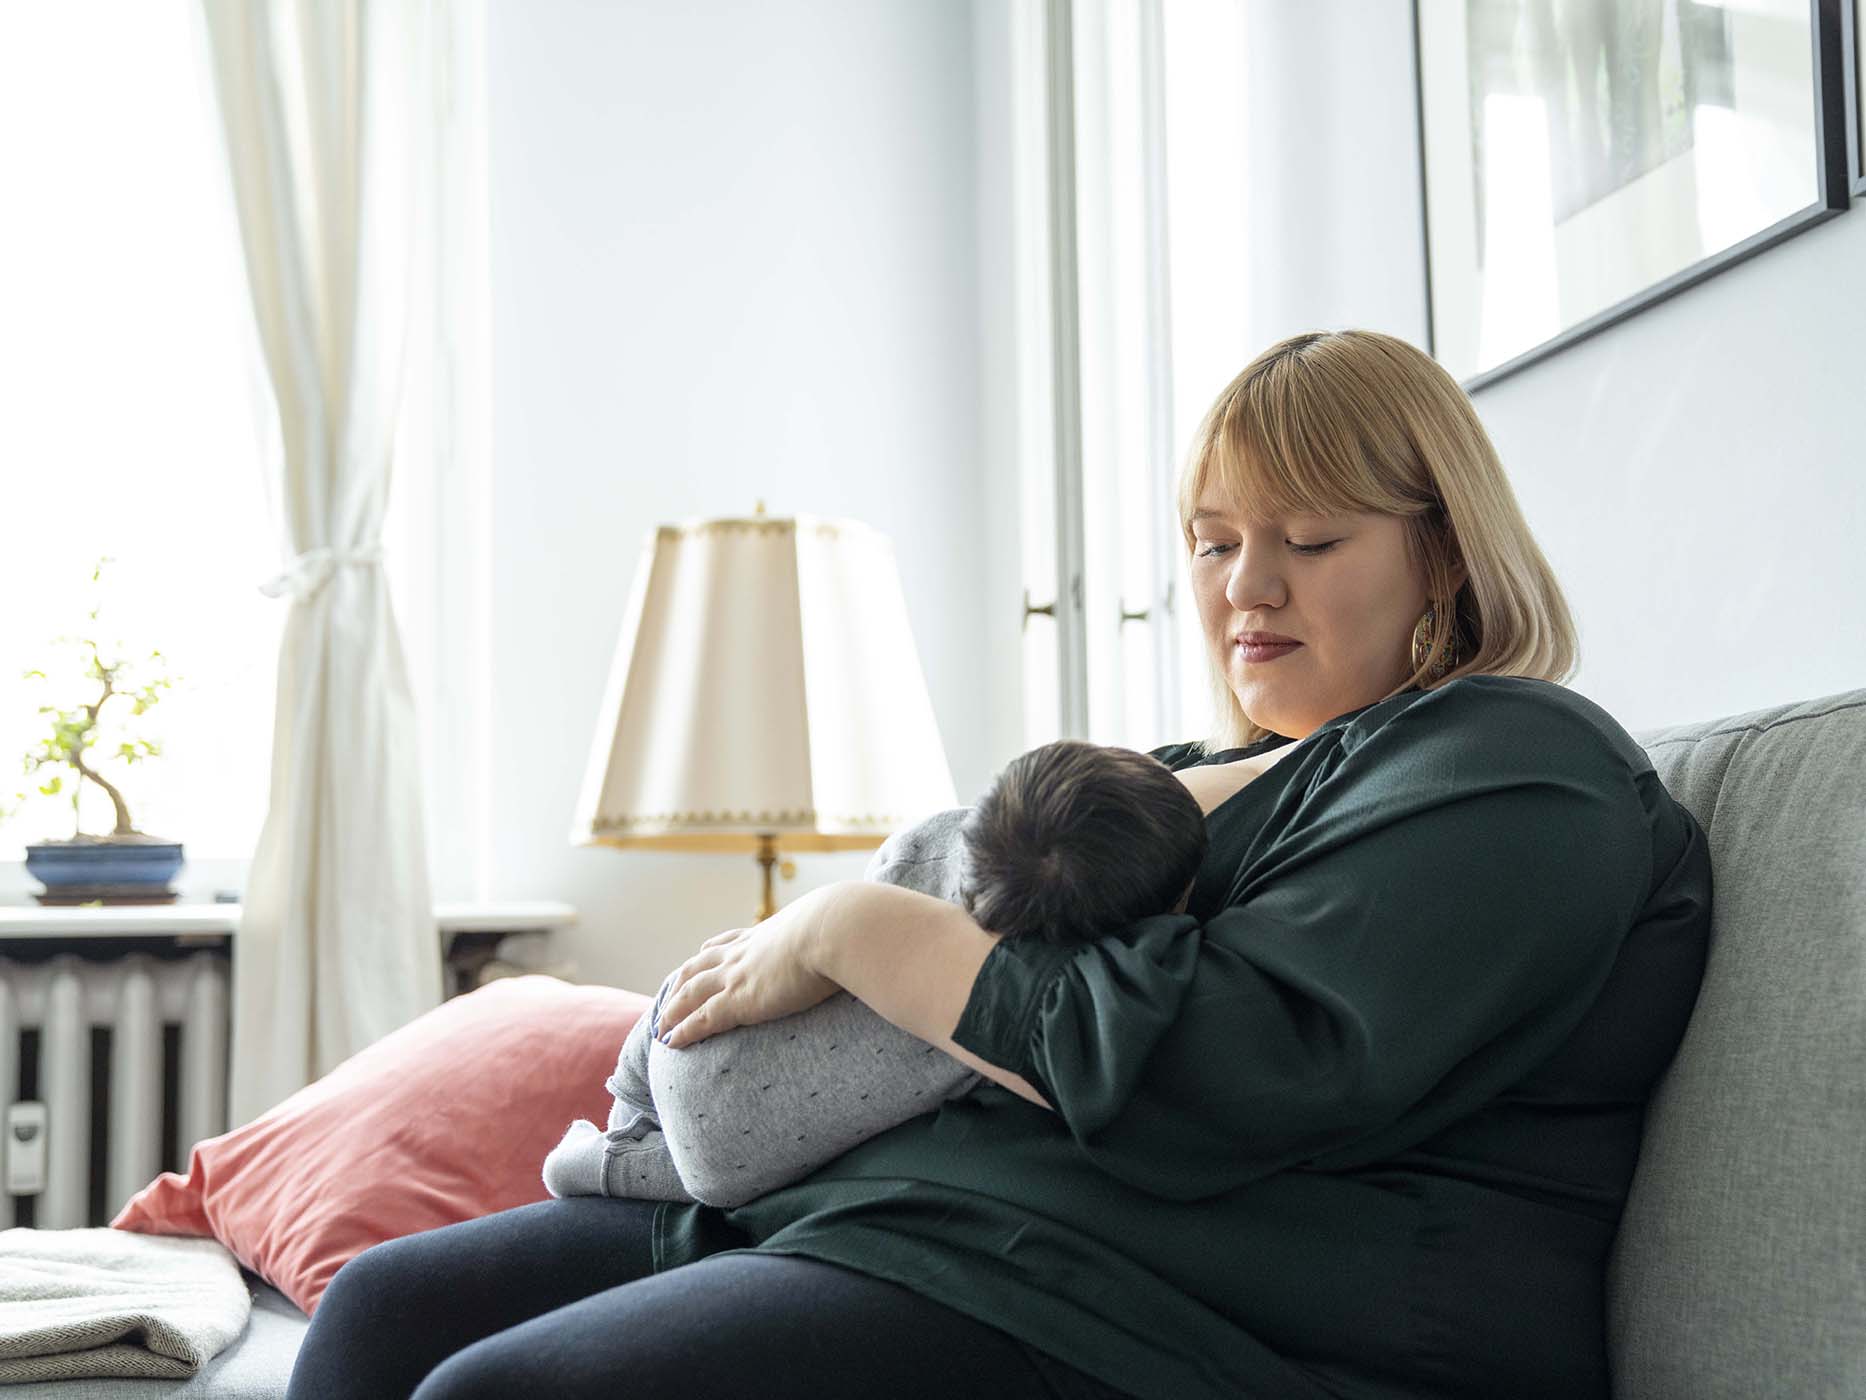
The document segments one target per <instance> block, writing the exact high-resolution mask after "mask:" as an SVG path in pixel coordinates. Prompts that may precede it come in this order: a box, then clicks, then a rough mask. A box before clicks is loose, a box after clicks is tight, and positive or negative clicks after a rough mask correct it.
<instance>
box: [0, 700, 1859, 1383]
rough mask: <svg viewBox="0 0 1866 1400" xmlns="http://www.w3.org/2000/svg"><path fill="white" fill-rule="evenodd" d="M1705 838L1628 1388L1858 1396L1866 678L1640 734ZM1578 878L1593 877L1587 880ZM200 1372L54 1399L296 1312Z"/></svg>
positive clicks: (1628, 1304)
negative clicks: (1698, 948)
mask: <svg viewBox="0 0 1866 1400" xmlns="http://www.w3.org/2000/svg"><path fill="white" fill-rule="evenodd" d="M1634 737H1635V738H1637V739H1638V740H1639V741H1640V743H1642V744H1643V745H1644V746H1645V748H1646V751H1647V752H1648V753H1649V754H1650V755H1651V757H1652V763H1653V767H1654V768H1655V769H1656V770H1657V772H1658V774H1659V777H1660V780H1661V781H1663V782H1664V784H1665V785H1666V787H1667V788H1668V789H1669V790H1670V791H1671V792H1672V794H1673V795H1674V796H1676V797H1677V798H1678V799H1679V800H1680V801H1682V802H1683V803H1684V804H1685V805H1686V806H1687V807H1689V808H1690V809H1691V810H1692V812H1693V813H1694V814H1695V815H1696V816H1697V818H1698V820H1699V822H1701V823H1702V824H1703V826H1704V828H1705V830H1706V831H1707V832H1708V833H1709V835H1710V842H1711V860H1712V867H1713V877H1714V881H1715V917H1714V920H1713V925H1712V932H1711V956H1710V966H1709V969H1708V970H1707V972H1706V973H1705V978H1704V988H1703V991H1702V993H1701V995H1700V997H1699V1000H1698V1005H1697V1010H1696V1012H1695V1014H1694V1015H1693V1016H1692V1019H1691V1025H1690V1029H1689V1030H1688V1031H1687V1033H1686V1035H1685V1040H1684V1044H1683V1045H1682V1046H1681V1047H1680V1049H1679V1052H1678V1058H1677V1059H1676V1060H1675V1061H1674V1062H1673V1064H1672V1067H1671V1069H1670V1071H1669V1072H1668V1073H1667V1074H1666V1076H1665V1078H1664V1080H1663V1081H1662V1082H1661V1084H1660V1086H1659V1092H1658V1094H1657V1097H1656V1098H1655V1099H1654V1101H1653V1104H1652V1108H1651V1112H1650V1114H1649V1116H1648V1118H1647V1124H1646V1136H1645V1142H1644V1146H1643V1148H1642V1150H1641V1153H1640V1160H1639V1169H1638V1173H1637V1175H1636V1176H1635V1178H1634V1181H1633V1191H1632V1196H1631V1198H1630V1200H1629V1201H1628V1202H1627V1209H1626V1216H1625V1218H1624V1220H1623V1221H1622V1223H1621V1227H1620V1233H1619V1237H1618V1239H1617V1240H1616V1241H1615V1245H1614V1252H1613V1258H1612V1262H1611V1266H1610V1269H1609V1272H1608V1332H1609V1339H1610V1346H1611V1354H1612V1360H1613V1371H1614V1377H1615V1386H1614V1389H1615V1393H1616V1396H1617V1397H1618V1400H1726V1397H1727V1398H1728V1400H1770V1398H1771V1397H1782V1400H1791V1398H1792V1400H1860V1397H1866V690H1856V691H1849V692H1847V693H1845V694H1841V695H1831V696H1828V697H1826V698H1825V699H1821V700H1809V701H1805V702H1803V703H1801V704H1795V705H1778V706H1774V707H1772V708H1770V709H1766V710H1757V711H1754V712H1752V713H1749V714H1742V715H1734V716H1731V717H1730V718H1727V719H1718V720H1710V721H1706V722H1702V723H1697V724H1686V725H1678V726H1675V727H1672V728H1668V729H1660V730H1651V731H1646V732H1642V733H1640V734H1637V735H1635V736H1634ZM1583 878H1584V876H1583ZM249 1282H251V1283H253V1284H254V1286H255V1295H254V1307H253V1320H252V1324H251V1325H250V1326H249V1327H248V1328H247V1330H246V1332H245V1334H244V1335H243V1336H242V1337H241V1338H240V1340H239V1341H238V1342H236V1343H235V1344H234V1345H233V1346H231V1347H229V1348H228V1349H227V1350H226V1351H224V1352H222V1353H221V1354H220V1355H219V1356H218V1357H216V1358H214V1360H213V1361H212V1362H210V1363H209V1364H208V1365H207V1366H206V1367H205V1368H203V1370H202V1371H201V1373H200V1374H199V1375H198V1376H196V1377H195V1378H194V1379H193V1380H190V1381H186V1382H182V1381H121V1380H113V1381H102V1380H99V1381H60V1382H57V1383H54V1384H46V1385H38V1386H20V1387H8V1389H7V1392H6V1396H5V1397H0V1400H11V1397H12V1396H14V1395H29V1394H30V1395H41V1396H43V1397H44V1398H45V1400H130V1397H134V1396H152V1397H153V1396H160V1397H162V1400H184V1397H185V1400H196V1398H197V1397H202V1398H203V1400H204V1398H205V1397H213V1398H214V1400H273V1398H274V1397H278V1396H282V1395H283V1394H284V1393H285V1383H286V1380H287V1378H288V1377H289V1376H290V1374H291V1365H292V1358H293V1357H294V1356H295V1355H296V1354H297V1349H298V1344H299V1341H300V1340H301V1339H302V1337H303V1335H304V1329H305V1327H306V1326H308V1325H309V1324H308V1322H307V1321H306V1319H305V1317H304V1315H303V1314H302V1313H300V1312H299V1311H298V1309H297V1308H296V1307H294V1306H293V1305H292V1304H291V1303H290V1302H289V1301H288V1300H287V1299H286V1298H285V1297H284V1296H283V1295H282V1294H280V1293H278V1292H277V1291H276V1290H274V1289H272V1288H271V1287H269V1286H267V1285H265V1284H264V1283H263V1282H261V1281H259V1280H258V1279H256V1278H253V1277H252V1276H250V1275H249Z"/></svg>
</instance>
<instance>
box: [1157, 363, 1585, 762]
mask: <svg viewBox="0 0 1866 1400" xmlns="http://www.w3.org/2000/svg"><path fill="white" fill-rule="evenodd" d="M1207 486H1215V487H1216V488H1217V490H1218V491H1219V492H1220V494H1222V495H1223V496H1224V497H1225V498H1227V499H1228V500H1230V501H1233V502H1236V503H1239V504H1240V505H1241V508H1242V509H1243V510H1244V512H1245V513H1246V515H1247V517H1248V518H1249V520H1250V521H1251V522H1252V523H1263V522H1269V521H1272V520H1275V519H1276V518H1278V517H1279V516H1286V515H1337V514H1343V513H1347V512H1362V511H1366V512H1374V513H1378V514H1382V515H1395V516H1399V517H1402V518H1403V519H1404V520H1405V521H1406V526H1407V528H1406V546H1407V553H1408V556H1409V557H1410V558H1411V559H1412V560H1413V561H1414V562H1415V563H1417V564H1419V565H1421V566H1422V571H1423V573H1424V576H1425V582H1426V595H1427V597H1428V598H1431V599H1433V600H1434V602H1435V605H1436V609H1437V612H1438V620H1437V621H1436V622H1435V623H1434V624H1433V629H1432V630H1433V645H1432V652H1431V655H1429V656H1428V657H1427V658H1426V661H1425V665H1424V666H1421V667H1419V668H1417V669H1415V670H1414V671H1413V673H1412V674H1411V675H1410V676H1408V677H1407V678H1406V680H1405V681H1403V682H1402V683H1401V684H1400V685H1398V686H1396V687H1395V688H1394V689H1393V690H1391V691H1389V692H1388V693H1387V695H1385V696H1382V697H1381V698H1382V699H1389V698H1391V697H1392V696H1394V695H1398V694H1401V693H1402V692H1404V691H1407V690H1411V689H1413V688H1414V687H1415V686H1416V687H1418V688H1420V689H1423V690H1435V689H1437V688H1438V687H1439V686H1441V685H1448V684H1450V683H1451V682H1452V681H1453V680H1456V679H1457V678H1458V677H1459V676H1468V675H1474V674H1480V673H1481V674H1485V675H1495V676H1534V677H1538V678H1540V679H1542V680H1547V681H1555V682H1557V683H1560V682H1563V681H1565V680H1566V679H1567V678H1568V677H1569V676H1570V675H1571V674H1572V673H1573V671H1574V667H1575V651H1576V642H1575V630H1574V620H1573V618H1572V616H1571V615H1570V614H1569V611H1568V604H1567V600H1566V599H1565V598H1563V596H1562V591H1561V586H1560V584H1558V583H1557V582H1556V580H1555V574H1554V571H1553V570H1551V569H1550V568H1549V565H1548V561H1547V560H1546V559H1545V558H1543V555H1542V551H1541V549H1540V548H1539V547H1538V546H1537V545H1536V542H1535V537H1534V536H1533V535H1531V534H1530V532H1529V525H1528V522H1527V521H1525V520H1524V519H1523V513H1522V509H1521V507H1519V506H1518V505H1517V503H1516V496H1515V493H1514V492H1512V491H1511V490H1510V483H1509V480H1508V478H1507V477H1506V476H1505V475H1504V472H1503V464H1502V462H1501V461H1499V460H1498V457H1497V450H1496V448H1495V447H1494V446H1492V444H1491V441H1490V437H1489V435H1488V434H1487V433H1486V432H1485V431H1484V425H1483V424H1482V423H1481V422H1479V421H1478V417H1477V411H1476V410H1475V409H1474V408H1473V407H1472V406H1471V401H1470V398H1469V397H1468V396H1467V395H1466V394H1465V392H1464V391H1463V390H1462V389H1460V388H1459V387H1458V382H1457V381H1456V380H1455V379H1453V378H1452V377H1451V375H1450V374H1448V373H1446V371H1445V370H1444V368H1443V367H1441V366H1440V365H1439V363H1438V362H1437V361H1436V360H1434V359H1432V357H1431V356H1429V355H1427V354H1425V353H1424V352H1423V351H1421V350H1419V349H1417V348H1416V347H1414V346H1412V345H1408V344H1407V343H1406V342H1405V341H1403V340H1400V339H1398V338H1396V337H1394V336H1390V335H1382V334H1381V333H1379V332H1378V331H1365V330H1344V331H1314V332H1309V333H1306V334H1303V335H1296V336H1291V337H1290V338H1289V339H1287V340H1284V341H1280V342H1278V343H1277V344H1275V345H1273V346H1271V347H1270V348H1269V349H1268V350H1266V351H1264V352H1263V353H1262V354H1261V355H1259V356H1257V358H1256V359H1254V360H1252V361H1251V362H1250V363H1249V364H1248V365H1246V366H1245V367H1244V370H1243V372H1242V373H1240V374H1239V375H1238V377H1237V378H1236V379H1233V380H1232V381H1231V383H1230V384H1228V385H1226V386H1225V389H1224V391H1223V392H1222V393H1221V394H1219V395H1218V399H1217V401H1216V402H1215V403H1213V404H1212V406H1211V408H1210V410H1209V411H1208V412H1207V413H1206V415H1205V418H1204V420H1203V421H1202V422H1201V423H1200V425H1199V429H1198V434H1197V436H1196V438H1195V439H1194V442H1193V446H1192V451H1191V454H1190V455H1189V456H1188V458H1187V460H1186V465H1185V469H1184V470H1183V471H1182V472H1181V473H1180V477H1179V523H1180V528H1181V529H1182V530H1183V531H1184V532H1185V537H1186V549H1187V551H1188V552H1190V551H1191V550H1192V548H1193V533H1192V512H1193V511H1194V510H1195V509H1196V508H1197V506H1198V503H1199V500H1200V497H1201V496H1202V495H1203V494H1204V492H1205V489H1206V487H1207ZM1460 562H1461V563H1463V565H1464V567H1465V570H1466V579H1465V582H1464V583H1463V585H1462V586H1461V587H1460V588H1459V589H1458V591H1457V595H1456V597H1455V598H1453V599H1451V603H1452V606H1451V613H1452V618H1453V623H1454V626H1455V628H1456V633H1457V638H1458V649H1459V654H1460V655H1459V664H1458V665H1457V667H1456V668H1455V669H1453V670H1450V671H1447V672H1446V673H1445V675H1444V676H1443V677H1441V678H1439V679H1438V680H1429V679H1427V676H1426V672H1427V669H1428V668H1429V667H1430V666H1431V665H1432V663H1433V662H1434V661H1436V660H1437V659H1438V658H1439V657H1440V655H1442V654H1443V653H1444V651H1445V649H1446V645H1447V641H1448V636H1447V632H1446V629H1445V625H1444V616H1445V611H1446V609H1445V607H1444V604H1445V601H1446V596H1447V592H1448V586H1449V584H1450V581H1451V572H1452V570H1453V568H1454V567H1455V566H1456V565H1457V564H1458V563H1460ZM1406 645H1407V646H1408V647H1410V645H1411V639H1410V637H1408V638H1407V640H1406ZM1206 660H1207V663H1208V667H1209V670H1210V674H1211V679H1212V685H1213V699H1214V702H1215V708H1216V714H1217V724H1216V725H1215V727H1214V730H1213V733H1212V735H1211V737H1210V738H1209V739H1207V740H1206V741H1205V743H1206V748H1207V749H1208V750H1209V751H1216V750H1218V749H1229V748H1241V747H1243V746H1244V745H1247V744H1252V743H1255V742H1256V741H1257V740H1259V739H1262V738H1264V737H1266V736H1267V735H1268V734H1269V733H1270V731H1269V730H1267V729H1264V728H1262V727H1261V726H1259V725H1256V724H1253V723H1252V722H1251V721H1250V719H1249V718H1247V717H1246V716H1245V714H1244V711H1243V709H1242V707H1241V706H1240V705H1239V704H1238V702H1237V697H1236V696H1235V695H1234V694H1232V691H1231V687H1230V685H1229V683H1228V682H1227V681H1226V679H1225V673H1224V669H1223V666H1222V664H1221V663H1220V662H1219V660H1218V659H1217V658H1216V657H1214V656H1212V655H1210V654H1209V652H1208V654H1207V657H1206Z"/></svg>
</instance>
